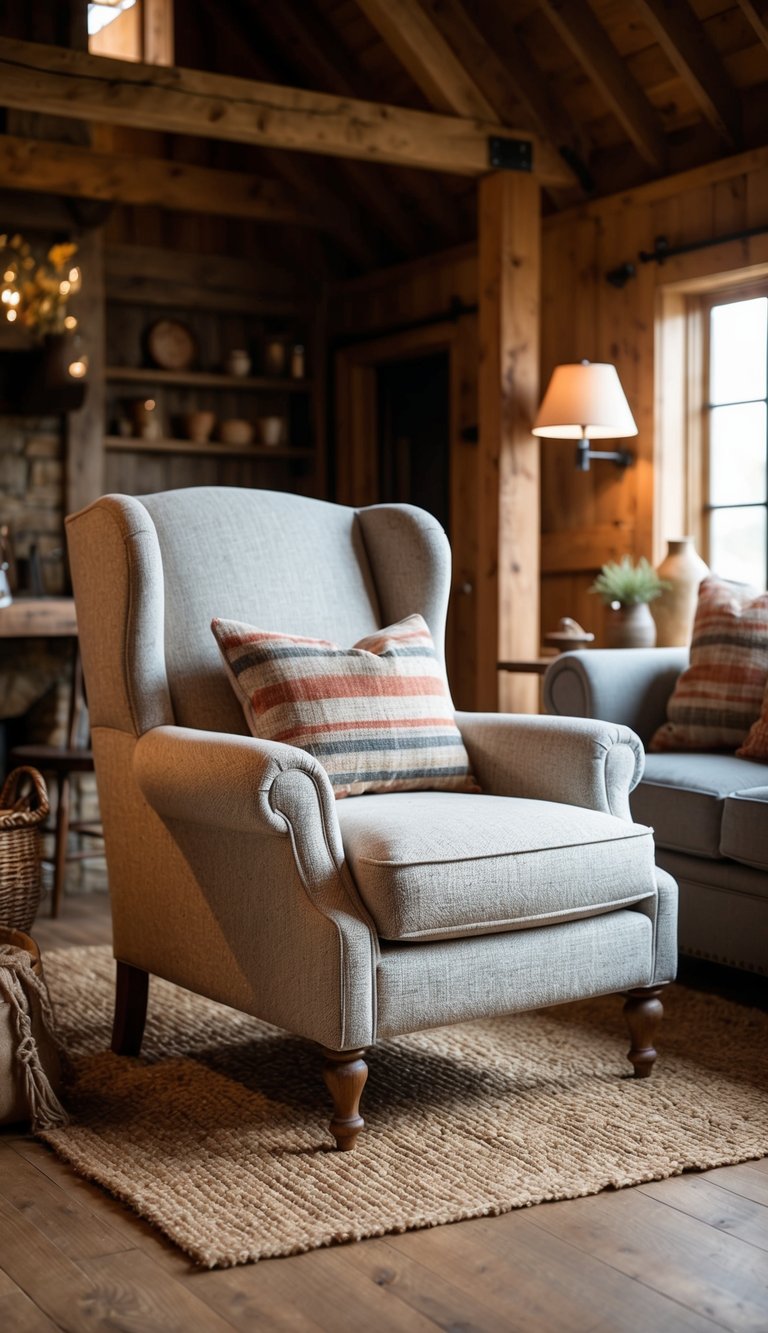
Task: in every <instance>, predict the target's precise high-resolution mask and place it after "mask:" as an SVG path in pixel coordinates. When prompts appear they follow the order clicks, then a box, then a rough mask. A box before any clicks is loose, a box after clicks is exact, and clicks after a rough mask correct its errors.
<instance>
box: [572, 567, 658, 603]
mask: <svg viewBox="0 0 768 1333" xmlns="http://www.w3.org/2000/svg"><path fill="white" fill-rule="evenodd" d="M671 586H672V585H671V583H668V582H667V580H666V579H660V578H659V576H658V574H657V573H656V570H655V569H654V568H653V565H651V564H650V563H649V562H648V561H647V560H646V558H645V556H644V555H641V557H640V559H639V560H638V562H637V564H635V563H634V562H633V560H632V557H631V556H629V555H625V556H622V558H621V560H620V561H615V560H609V561H608V563H607V564H605V565H603V567H602V569H601V570H600V573H599V574H598V576H597V578H596V579H595V581H594V583H593V584H592V586H591V588H590V589H589V591H590V592H596V593H598V594H599V596H600V597H602V599H603V601H604V602H606V603H607V604H608V605H610V604H611V602H620V604H621V605H622V606H635V605H637V603H638V602H652V601H653V599H654V597H658V596H659V595H660V594H661V593H662V592H664V591H665V589H667V588H671Z"/></svg>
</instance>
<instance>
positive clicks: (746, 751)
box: [736, 681, 768, 762]
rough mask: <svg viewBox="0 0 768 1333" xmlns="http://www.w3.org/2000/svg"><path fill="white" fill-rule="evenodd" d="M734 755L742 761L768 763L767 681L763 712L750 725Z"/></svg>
mask: <svg viewBox="0 0 768 1333" xmlns="http://www.w3.org/2000/svg"><path fill="white" fill-rule="evenodd" d="M736 753H737V754H738V755H741V757H742V759H762V760H763V761H764V762H768V681H766V684H765V694H764V695H763V711H762V713H761V714H760V716H759V718H758V719H757V722H753V723H752V726H751V727H750V729H749V735H748V736H747V739H746V740H745V742H744V744H743V745H740V746H739V748H738V750H737V751H736Z"/></svg>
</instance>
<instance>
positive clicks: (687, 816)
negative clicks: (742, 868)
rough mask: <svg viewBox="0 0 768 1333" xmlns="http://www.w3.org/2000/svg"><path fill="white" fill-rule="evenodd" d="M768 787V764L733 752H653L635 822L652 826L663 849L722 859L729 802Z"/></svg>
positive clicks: (634, 801) (636, 795) (634, 800)
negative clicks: (758, 787)
mask: <svg viewBox="0 0 768 1333" xmlns="http://www.w3.org/2000/svg"><path fill="white" fill-rule="evenodd" d="M762 782H765V783H766V784H768V764H755V763H753V762H752V761H751V760H749V759H737V758H736V757H735V755H729V754H685V753H683V754H649V755H646V760H645V774H644V776H643V780H642V782H641V783H640V786H639V787H637V788H636V790H635V791H634V792H633V793H632V795H631V797H630V805H631V807H632V817H633V819H637V820H639V821H640V822H641V823H642V824H649V825H650V827H651V828H652V829H653V830H654V835H655V838H656V843H657V845H658V846H659V847H667V848H668V849H669V850H670V851H677V852H688V853H689V854H690V855H691V856H707V857H710V858H712V859H715V860H716V859H718V858H719V857H721V856H723V855H724V853H723V852H722V851H721V849H720V842H721V826H722V822H723V811H724V808H725V800H726V797H727V796H730V795H731V793H732V792H736V791H742V790H744V789H745V788H750V787H754V786H755V785H756V784H757V783H762Z"/></svg>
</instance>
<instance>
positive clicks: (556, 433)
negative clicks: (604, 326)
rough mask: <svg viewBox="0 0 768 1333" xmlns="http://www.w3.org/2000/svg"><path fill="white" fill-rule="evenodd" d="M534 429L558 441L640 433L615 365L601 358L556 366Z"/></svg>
mask: <svg viewBox="0 0 768 1333" xmlns="http://www.w3.org/2000/svg"><path fill="white" fill-rule="evenodd" d="M532 429H533V434H534V435H542V436H545V437H547V438H548V439H555V440H615V439H618V438H619V437H620V436H624V435H637V426H636V425H635V419H634V417H633V416H632V413H631V412H630V410H629V403H628V402H627V400H626V397H625V396H624V390H623V389H622V387H621V382H620V380H619V377H618V375H617V373H616V367H615V366H612V365H609V364H607V363H605V362H599V361H595V362H592V361H580V362H574V363H571V364H568V365H563V366H556V367H555V369H554V370H553V372H552V378H551V380H550V381H549V384H548V386H547V392H546V393H545V395H544V398H543V400H542V404H541V407H540V408H539V411H538V414H537V416H536V420H535V422H534V424H533V428H532Z"/></svg>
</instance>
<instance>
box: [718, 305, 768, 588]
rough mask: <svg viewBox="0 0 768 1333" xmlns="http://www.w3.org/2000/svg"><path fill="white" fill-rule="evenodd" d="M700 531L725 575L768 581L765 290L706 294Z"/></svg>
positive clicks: (767, 312)
mask: <svg viewBox="0 0 768 1333" xmlns="http://www.w3.org/2000/svg"><path fill="white" fill-rule="evenodd" d="M706 306H707V307H708V328H707V329H706V330H705V346H706V349H707V351H706V362H707V365H706V375H705V385H706V388H705V397H706V401H705V409H704V417H705V421H704V446H705V447H704V478H703V491H704V527H705V532H704V537H705V545H706V548H707V552H708V557H707V558H708V561H709V564H710V566H711V567H712V569H713V570H715V571H716V573H718V574H720V575H722V576H723V578H727V579H734V580H736V581H738V582H742V583H752V584H754V585H755V586H757V587H759V588H765V587H766V586H768V401H767V398H768V294H766V295H759V294H758V295H752V294H750V296H749V297H748V298H747V299H744V293H743V292H742V293H738V294H729V295H724V294H722V293H719V294H718V295H716V296H712V297H710V298H709V299H708V300H707V302H706Z"/></svg>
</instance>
